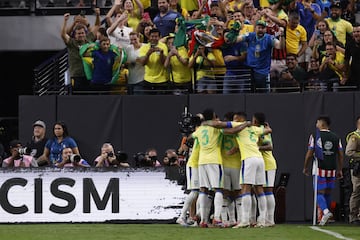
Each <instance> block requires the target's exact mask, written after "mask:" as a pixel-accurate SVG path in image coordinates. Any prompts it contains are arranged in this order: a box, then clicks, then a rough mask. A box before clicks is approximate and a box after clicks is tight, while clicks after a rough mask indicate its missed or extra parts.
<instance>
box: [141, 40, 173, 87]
mask: <svg viewBox="0 0 360 240" xmlns="http://www.w3.org/2000/svg"><path fill="white" fill-rule="evenodd" d="M156 47H158V48H161V49H162V50H163V51H164V55H165V56H167V55H168V50H167V46H166V44H164V43H162V42H159V43H158V45H156ZM149 49H150V43H147V44H144V45H143V46H142V47H141V48H140V50H139V56H140V58H142V57H145V56H146V53H147V52H148V51H149ZM144 79H145V80H146V81H148V82H150V83H164V82H167V81H168V79H169V78H168V72H167V69H166V68H165V67H164V64H163V63H161V61H160V53H159V52H153V53H152V54H151V55H150V57H149V60H148V62H147V63H146V64H145V74H144Z"/></svg>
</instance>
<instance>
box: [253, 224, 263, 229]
mask: <svg viewBox="0 0 360 240" xmlns="http://www.w3.org/2000/svg"><path fill="white" fill-rule="evenodd" d="M253 227H254V228H264V227H266V225H265V224H261V223H257V224H255V225H254V226H253Z"/></svg>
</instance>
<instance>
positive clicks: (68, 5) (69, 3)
mask: <svg viewBox="0 0 360 240" xmlns="http://www.w3.org/2000/svg"><path fill="white" fill-rule="evenodd" d="M66 6H67V7H73V6H74V4H73V3H72V2H71V1H70V2H67V3H66Z"/></svg>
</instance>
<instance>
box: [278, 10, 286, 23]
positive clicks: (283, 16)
mask: <svg viewBox="0 0 360 240" xmlns="http://www.w3.org/2000/svg"><path fill="white" fill-rule="evenodd" d="M276 17H277V18H278V19H279V20H284V21H286V22H289V16H288V15H287V14H286V12H285V11H284V10H283V9H281V10H279V11H278V12H277V14H276Z"/></svg>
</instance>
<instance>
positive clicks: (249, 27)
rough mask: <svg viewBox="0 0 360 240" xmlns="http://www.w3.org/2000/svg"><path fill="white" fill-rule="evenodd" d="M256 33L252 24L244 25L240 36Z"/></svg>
mask: <svg viewBox="0 0 360 240" xmlns="http://www.w3.org/2000/svg"><path fill="white" fill-rule="evenodd" d="M253 31H254V25H251V24H244V25H243V27H242V28H241V30H240V34H247V33H251V32H253Z"/></svg>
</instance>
